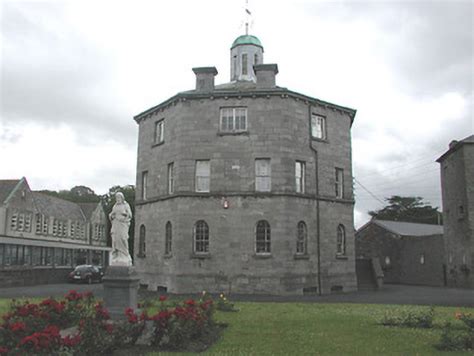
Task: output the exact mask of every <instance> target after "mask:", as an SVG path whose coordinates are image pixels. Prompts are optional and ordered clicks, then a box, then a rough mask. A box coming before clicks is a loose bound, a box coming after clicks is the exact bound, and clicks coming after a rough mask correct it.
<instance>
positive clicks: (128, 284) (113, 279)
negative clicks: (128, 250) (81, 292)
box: [102, 266, 140, 320]
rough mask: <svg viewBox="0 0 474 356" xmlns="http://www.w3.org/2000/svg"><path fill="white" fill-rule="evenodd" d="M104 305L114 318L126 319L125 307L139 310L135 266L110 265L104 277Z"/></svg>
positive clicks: (137, 280) (137, 279)
mask: <svg viewBox="0 0 474 356" xmlns="http://www.w3.org/2000/svg"><path fill="white" fill-rule="evenodd" d="M102 280H103V282H104V306H105V307H106V308H107V310H108V311H109V314H110V317H111V318H112V319H116V320H117V319H125V309H127V308H132V309H133V310H137V294H138V282H139V280H140V278H138V275H137V272H136V271H135V268H134V267H133V266H108V267H107V270H106V271H105V275H104V277H103V279H102Z"/></svg>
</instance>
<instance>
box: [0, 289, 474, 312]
mask: <svg viewBox="0 0 474 356" xmlns="http://www.w3.org/2000/svg"><path fill="white" fill-rule="evenodd" d="M71 289H75V290H77V291H78V292H85V291H92V292H93V293H94V295H95V296H96V297H99V298H102V297H103V284H92V285H87V284H77V285H76V284H74V285H73V284H48V285H41V286H34V287H10V288H0V298H19V297H29V298H31V297H49V296H53V297H54V296H63V295H64V294H66V293H67V292H68V291H69V290H71ZM156 295H157V294H156V293H153V292H145V293H141V297H152V296H156ZM232 300H234V301H257V302H258V301H261V302H269V301H271V302H308V303H375V304H418V305H445V306H456V307H461V306H465V307H474V290H473V289H457V288H441V287H422V286H407V285H395V284H392V285H385V286H383V287H382V288H381V289H380V290H378V291H374V292H371V291H363V292H354V293H346V294H333V295H326V296H309V295H307V296H293V297H286V296H285V297H276V296H269V295H232Z"/></svg>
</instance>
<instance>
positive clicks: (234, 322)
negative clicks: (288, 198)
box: [150, 303, 474, 356]
mask: <svg viewBox="0 0 474 356" xmlns="http://www.w3.org/2000/svg"><path fill="white" fill-rule="evenodd" d="M236 306H237V307H238V308H240V310H241V311H240V312H238V313H222V312H218V313H217V314H216V318H217V320H218V321H221V322H226V323H228V324H229V327H228V328H227V329H226V330H225V332H224V335H223V337H222V338H221V340H220V341H219V342H218V343H217V344H215V345H214V346H213V347H211V349H209V350H208V352H206V353H205V354H207V355H472V353H471V352H464V353H463V352H440V351H437V350H436V349H435V348H434V346H433V345H434V344H435V343H437V342H438V340H439V335H440V333H441V330H440V327H441V325H442V324H443V322H444V321H445V320H452V321H453V320H454V312H455V311H456V310H461V311H469V312H474V309H472V308H471V309H466V308H446V307H436V309H435V321H434V323H435V326H434V328H433V329H412V328H401V327H384V326H382V325H379V324H378V321H379V320H380V319H381V318H382V316H383V315H384V313H385V311H386V310H389V309H393V308H400V306H395V305H368V304H309V303H236ZM426 308H428V307H426ZM150 355H174V356H176V355H186V354H184V353H181V354H177V353H152V354H150Z"/></svg>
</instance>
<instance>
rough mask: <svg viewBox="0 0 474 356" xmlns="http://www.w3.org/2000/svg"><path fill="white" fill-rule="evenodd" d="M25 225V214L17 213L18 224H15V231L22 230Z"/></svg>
mask: <svg viewBox="0 0 474 356" xmlns="http://www.w3.org/2000/svg"><path fill="white" fill-rule="evenodd" d="M24 227H25V214H18V224H17V226H16V229H17V231H23V229H24Z"/></svg>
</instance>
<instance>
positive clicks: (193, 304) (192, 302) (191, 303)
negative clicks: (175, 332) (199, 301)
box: [184, 299, 196, 307]
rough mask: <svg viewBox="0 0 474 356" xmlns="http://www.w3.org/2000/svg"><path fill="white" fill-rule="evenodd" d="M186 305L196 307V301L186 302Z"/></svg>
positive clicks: (189, 300)
mask: <svg viewBox="0 0 474 356" xmlns="http://www.w3.org/2000/svg"><path fill="white" fill-rule="evenodd" d="M184 304H186V305H189V306H192V307H193V306H195V305H196V302H195V301H194V299H188V300H186V301H185V302H184Z"/></svg>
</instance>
